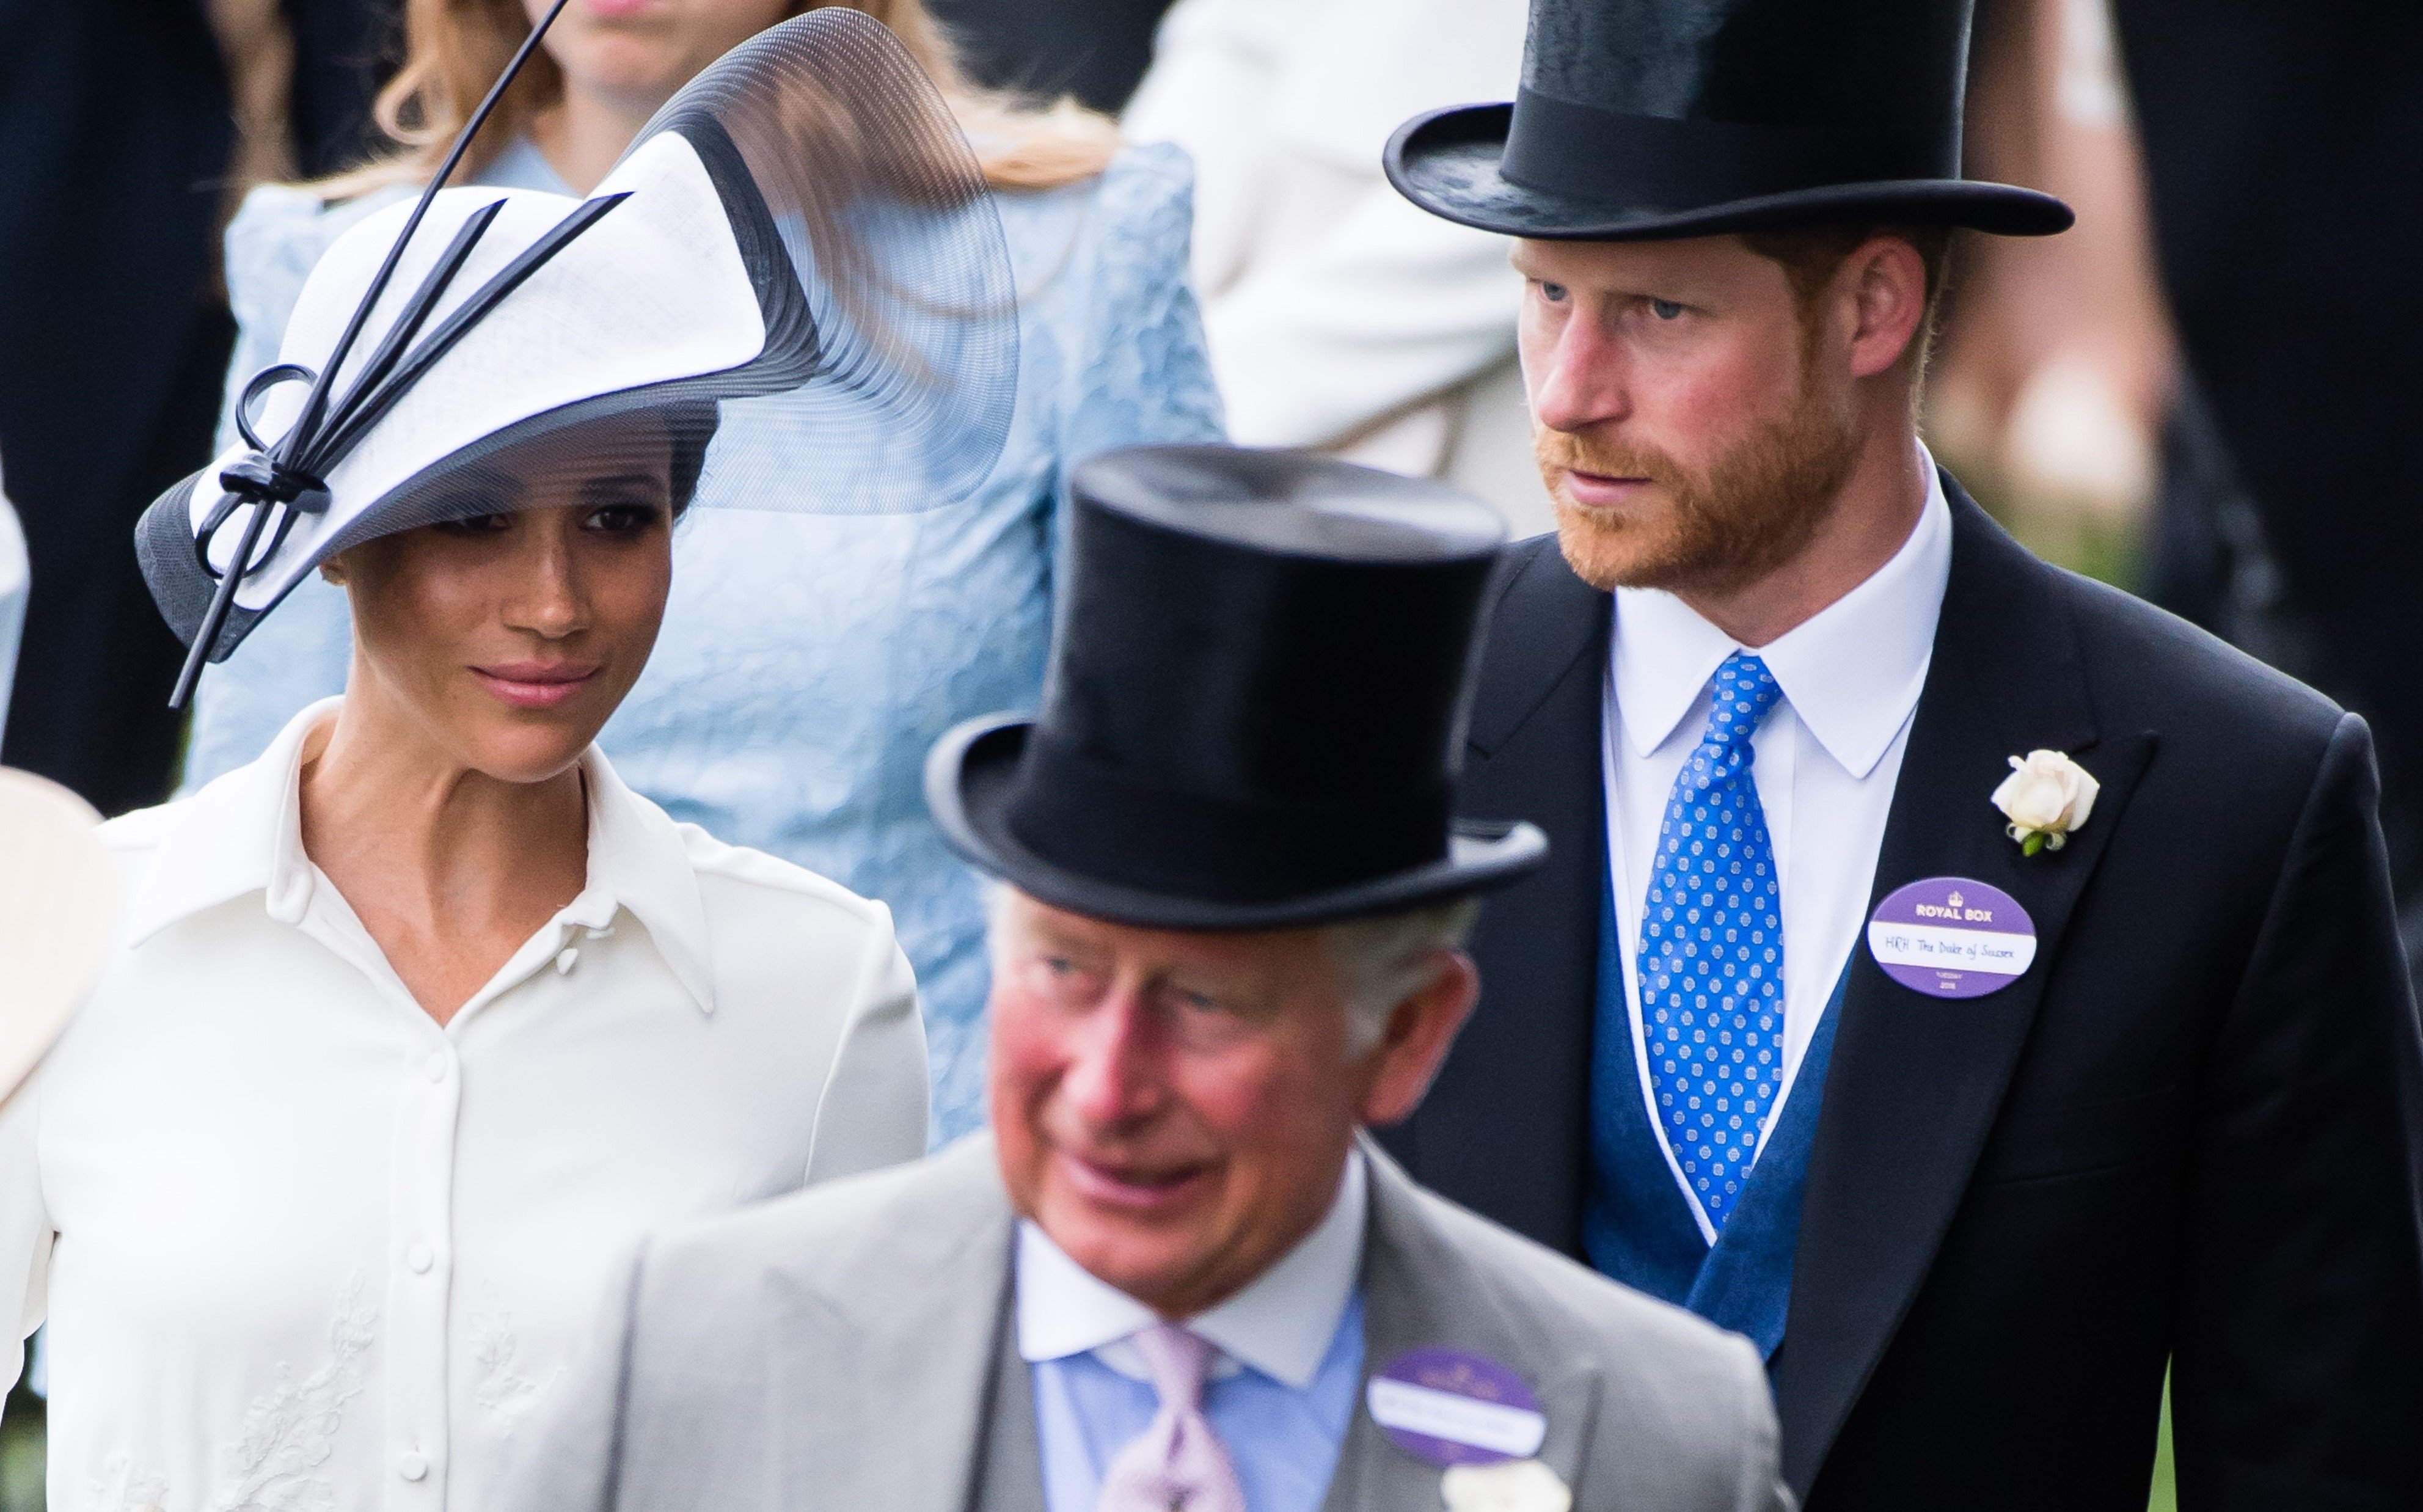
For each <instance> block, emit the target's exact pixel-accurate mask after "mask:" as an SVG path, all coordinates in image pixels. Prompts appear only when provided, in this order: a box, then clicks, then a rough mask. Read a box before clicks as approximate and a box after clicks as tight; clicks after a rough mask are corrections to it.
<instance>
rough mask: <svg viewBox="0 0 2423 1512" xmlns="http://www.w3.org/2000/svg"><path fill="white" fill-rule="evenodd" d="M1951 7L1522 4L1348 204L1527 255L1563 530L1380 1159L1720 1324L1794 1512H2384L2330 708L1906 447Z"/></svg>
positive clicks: (1931, 258)
mask: <svg viewBox="0 0 2423 1512" xmlns="http://www.w3.org/2000/svg"><path fill="white" fill-rule="evenodd" d="M1968 31H1969V5H1968V3H1967V0H1844V3H1840V4H1834V5H1825V6H1814V5H1802V6H1782V5H1775V4H1765V3H1759V0H1692V3H1689V4H1685V3H1683V0H1624V3H1621V4H1607V0H1535V3H1534V6H1533V10H1532V18H1531V30H1530V41H1529V47H1528V53H1527V56H1526V62H1525V72H1524V77H1523V80H1522V88H1521V92H1520V94H1519V96H1518V98H1517V99H1516V101H1515V102H1513V103H1512V104H1511V105H1496V106H1481V107H1470V108H1465V109H1460V110H1452V111H1446V112H1438V113H1433V114H1432V115H1429V116H1425V117H1422V118H1417V120H1415V121H1413V122H1411V123H1409V124H1408V125H1407V126H1406V127H1405V128H1404V129H1403V130H1402V131H1401V132H1400V133H1399V134H1398V135H1397V137H1396V139H1395V140H1394V141H1393V142H1392V143H1391V144H1390V147H1389V150H1388V169H1389V173H1390V176H1391V179H1392V180H1393V181H1394V182H1395V183H1396V184H1397V185H1398V187H1399V188H1400V189H1401V190H1402V192H1404V193H1405V194H1406V195H1408V196H1409V197H1412V198H1413V199H1415V200H1416V201H1417V202H1418V203H1420V204H1421V205H1423V206H1424V207H1426V208H1428V209H1430V210H1431V211H1433V212H1434V213H1438V214H1441V215H1444V216H1447V217H1449V218H1450V219H1454V220H1458V221H1462V222H1465V223H1467V224H1471V225H1476V226H1480V227H1483V228H1488V229H1492V230H1497V231H1500V232H1503V233H1506V234H1509V235H1512V236H1514V237H1516V238H1518V239H1519V240H1518V242H1517V245H1516V251H1515V253H1514V261H1515V266H1516V267H1517V269H1518V270H1519V271H1520V272H1521V273H1522V274H1523V276H1524V277H1525V278H1526V280H1527V282H1528V294H1527V300H1526V306H1525V311H1524V315H1523V323H1522V334H1521V346H1522V356H1523V363H1524V370H1525V377H1526V383H1527V386H1528V391H1529V395H1530V401H1531V405H1532V412H1533V417H1534V420H1535V422H1536V427H1537V433H1538V437H1539V443H1538V449H1539V455H1540V463H1541V466H1542V469H1543V472H1544V477H1545V480H1546V482H1547V484H1548V487H1549V491H1550V493H1551V494H1552V495H1553V496H1554V498H1555V501H1556V506H1557V513H1558V527H1559V528H1558V532H1557V534H1556V536H1555V537H1553V538H1550V537H1542V538H1540V539H1538V540H1536V541H1533V542H1529V543H1525V544H1523V545H1521V546H1518V547H1516V548H1514V552H1513V558H1514V560H1513V562H1512V571H1511V572H1510V574H1509V582H1508V586H1507V587H1506V588H1505V590H1504V591H1503V594H1502V596H1501V598H1500V600H1499V602H1498V605H1497V608H1496V610H1495V612H1494V620H1493V624H1492V629H1491V633H1490V638H1489V642H1488V646H1489V651H1488V655H1487V660H1486V661H1485V663H1484V666H1483V670H1482V684H1481V693H1480V695H1479V700H1478V702H1477V705H1476V708H1475V711H1474V716H1473V719H1472V723H1471V727H1470V747H1469V750H1468V753H1467V762H1466V766H1465V775H1464V779H1463V781H1462V786H1461V789H1460V793H1461V798H1462V801H1463V802H1464V803H1465V804H1466V805H1467V806H1469V807H1470V808H1472V809H1474V810H1476V811H1485V812H1490V813H1497V814H1504V815H1507V816H1509V817H1520V818H1524V819H1528V820H1529V821H1530V822H1532V823H1534V824H1536V825H1538V826H1539V827H1541V828H1542V829H1543V830H1544V831H1545V832H1546V833H1547V835H1548V837H1549V840H1550V843H1551V851H1550V860H1549V862H1548V864H1547V866H1546V867H1545V868H1544V870H1543V872H1542V873H1541V874H1538V875H1537V876H1535V877H1533V878H1531V879H1529V880H1527V881H1526V882H1524V883H1522V884H1520V885H1519V886H1517V887H1516V888H1515V889H1513V890H1511V891H1510V892H1509V893H1508V894H1507V895H1506V897H1505V898H1504V900H1503V901H1502V902H1501V903H1500V904H1499V905H1498V906H1497V907H1496V908H1495V909H1493V911H1492V912H1491V914H1490V915H1489V917H1488V918H1487V920H1485V921H1483V923H1482V924H1481V930H1480V933H1479V935H1478V936H1477V937H1476V941H1475V945H1474V952H1473V953H1474V956H1475V959H1476V960H1477V961H1478V962H1479V964H1480V967H1481V975H1482V978H1483V980H1484V981H1485V982H1486V983H1487V984H1488V995H1487V999H1486V1000H1485V1001H1484V1002H1483V1004H1482V1005H1481V1010H1480V1012H1479V1013H1478V1015H1477V1016H1476V1017H1475V1019H1474V1022H1473V1024H1472V1026H1471V1028H1470V1029H1469V1031H1468V1032H1466V1033H1465V1035H1464V1036H1463V1038H1462V1039H1461V1040H1460V1041H1459V1042H1458V1044H1457V1046H1456V1047H1455V1049H1454V1051H1453V1053H1452V1055H1451V1056H1450V1057H1449V1061H1448V1063H1447V1064H1446V1066H1445V1068H1444V1070H1443V1071H1442V1073H1441V1075H1440V1078H1439V1079H1438V1082H1437V1084H1436V1087H1435V1089H1434V1091H1433V1094H1432V1095H1431V1096H1430V1098H1429V1099H1428V1100H1427V1101H1426V1102H1425V1103H1424V1105H1423V1106H1422V1108H1421V1109H1420V1110H1419V1111H1418V1112H1417V1114H1416V1115H1415V1116H1414V1117H1413V1118H1412V1119H1411V1120H1410V1121H1409V1122H1407V1123H1406V1124H1405V1125H1404V1126H1402V1127H1401V1128H1399V1129H1396V1130H1394V1131H1391V1132H1390V1133H1389V1134H1388V1135H1387V1136H1386V1139H1387V1142H1388V1143H1389V1145H1390V1147H1391V1148H1392V1149H1393V1150H1394V1151H1395V1152H1396V1153H1397V1154H1398V1156H1399V1158H1401V1159H1402V1162H1403V1163H1404V1165H1405V1166H1406V1168H1407V1169H1408V1170H1409V1171H1410V1172H1412V1173H1414V1175H1415V1176H1416V1177H1417V1179H1418V1180H1420V1181H1422V1182H1423V1183H1425V1184H1426V1185H1428V1186H1430V1187H1432V1188H1433V1189H1437V1190H1439V1191H1441V1192H1444V1193H1446V1194H1447V1195H1449V1196H1450V1197H1452V1198H1454V1199H1456V1200H1458V1201H1460V1202H1463V1203H1465V1204H1466V1205H1469V1206H1472V1207H1474V1208H1476V1209H1478V1210H1479V1211H1481V1212H1482V1213H1483V1214H1485V1215H1487V1216H1489V1217H1492V1218H1495V1219H1497V1221H1500V1222H1502V1223H1505V1224H1507V1225H1509V1226H1510V1227H1512V1228H1514V1229H1517V1230H1519V1231H1521V1232H1523V1233H1526V1234H1528V1235H1530V1236H1532V1237H1534V1238H1537V1239H1539V1240H1541V1241H1543V1242H1544V1243H1546V1244H1548V1245H1551V1246H1553V1247H1556V1248H1559V1249H1561V1250H1563V1251H1565V1252H1568V1253H1570V1254H1572V1255H1574V1256H1576V1257H1577V1258H1586V1259H1587V1260H1588V1261H1590V1263H1592V1265H1593V1266H1595V1267H1596V1268H1598V1269H1600V1270H1601V1271H1603V1272H1605V1273H1606V1274H1608V1275H1610V1276H1613V1277H1615V1278H1617V1279H1619V1280H1622V1281H1624V1282H1627V1283H1629V1284H1633V1285H1635V1286H1637V1287H1639V1288H1642V1289H1644V1290H1647V1291H1650V1292H1652V1293H1654V1294H1656V1295H1660V1296H1663V1297H1666V1298H1668V1299H1671V1300H1674V1301H1678V1302H1682V1303H1684V1304H1685V1305H1687V1306H1688V1307H1690V1308H1691V1309H1692V1310H1693V1311H1696V1312H1698V1313H1700V1314H1702V1315H1704V1316H1707V1317H1709V1318H1711V1319H1714V1320H1716V1321H1718V1322H1720V1323H1722V1324H1724V1325H1725V1326H1727V1327H1729V1328H1732V1329H1734V1330H1736V1331H1740V1332H1742V1333H1744V1334H1746V1335H1748V1336H1749V1337H1750V1339H1751V1340H1752V1341H1753V1342H1754V1343H1756V1344H1757V1345H1758V1346H1759V1347H1760V1348H1761V1349H1762V1350H1764V1351H1765V1352H1766V1356H1767V1360H1768V1369H1769V1378H1770V1381H1771V1383H1772V1386H1773V1389H1774V1393H1775V1397H1776V1403H1777V1408H1778V1412H1779V1416H1780V1418H1781V1421H1782V1429H1783V1449H1784V1467H1785V1473H1786V1479H1787V1481H1788V1482H1789V1484H1790V1485H1791V1487H1792V1488H1793V1489H1794V1490H1795V1491H1796V1492H1797V1493H1798V1494H1800V1495H1801V1496H1802V1497H1803V1498H1804V1500H1805V1502H1806V1504H1808V1505H1809V1506H1810V1507H1811V1508H1813V1512H1827V1509H1830V1508H1846V1507H1847V1508H1858V1509H1861V1512H1894V1509H1900V1508H1910V1509H1913V1512H1915V1509H1919V1508H1926V1509H1937V1508H1942V1507H1948V1506H1958V1507H1961V1508H1964V1509H1972V1508H2000V1507H2009V1508H2014V1509H2017V1508H2029V1509H2038V1508H2043V1507H2048V1506H2060V1507H2063V1508H2081V1507H2089V1508H2112V1509H2115V1512H2121V1509H2126V1512H2136V1509H2139V1508H2142V1507H2143V1506H2144V1505H2145V1504H2146V1488H2147V1482H2148V1478H2149V1474H2150V1469H2151V1464H2152V1460H2153V1457H2154V1453H2155V1445H2156V1439H2157V1420H2158V1413H2159V1410H2160V1407H2161V1403H2162V1393H2163V1382H2164V1378H2165V1372H2166V1370H2167V1372H2168V1376H2169V1381H2170V1393H2171V1400H2172V1402H2173V1405H2174V1409H2175V1434H2176V1443H2177V1454H2178V1458H2177V1463H2178V1484H2179V1491H2180V1504H2181V1505H2182V1506H2186V1507H2193V1508H2205V1509H2209V1508H2241V1507H2243V1508H2248V1509H2255V1508H2265V1509H2269V1508H2279V1507H2286V1506H2296V1507H2301V1508H2304V1507H2344V1508H2357V1507H2363V1508H2384V1509H2385V1508H2389V1507H2393V1506H2398V1507H2404V1506H2411V1505H2413V1504H2414V1498H2415V1494H2416V1488H2417V1487H2423V1433H2417V1432H2416V1431H2415V1424H2416V1423H2418V1422H2423V1211H2418V1204H2417V1191H2418V1189H2423V1036H2418V1032H2417V1027H2416V1020H2415V1006H2414V1003H2413V1001H2412V1000H2411V999H2410V997H2409V995H2408V991H2407V988H2406V987H2405V985H2404V980H2403V973H2402V969H2401V965H2400V960H2399V947H2398V943H2397V938H2396V936H2395V933H2394V931H2393V928H2392V915H2391V906H2390V897H2389V891H2388V883H2387V876H2386V873H2385V870H2384V865H2383V851H2382V841H2381V834H2380V827H2379V824H2378V821H2377V817H2376V787H2375V777H2374V768H2373V759H2372V752H2371V745H2370V740H2369V737H2368V733H2367V732H2366V729H2365V727H2364V724H2363V722H2362V721H2361V720H2359V719H2357V718H2355V717H2352V716H2350V715H2347V714H2344V713H2342V712H2341V711H2340V710H2339V709H2337V708H2336V707H2335V706H2333V705H2332V704H2331V703H2329V702H2328V701H2325V700H2324V699H2322V698H2321V697H2320V696H2319V695H2317V694H2314V693H2313V692H2311V691H2309V690H2307V689H2305V688H2304V687H2301V686H2299V685H2295V684H2293V683H2291V682H2289V681H2288V680H2287V679H2285V678H2282V677H2280V676H2278V675H2276V674H2274V673H2273V672H2270V671H2268V670H2266V669H2263V668H2261V667H2259V666H2257V664H2256V663H2254V662H2252V661H2250V660H2248V659H2246V658H2244V657H2242V656H2240V655H2238V654H2235V653H2233V652H2231V651H2230V650H2228V649H2227V648H2226V647H2225V646H2223V645H2221V644H2220V643H2219V642H2217V641H2214V640H2212V639H2210V638H2207V637H2205V636H2203V635H2201V634H2199V633H2197V632H2195V631H2194V630H2193V629H2191V628H2189V627H2187V626H2185V625H2183V624H2181V623H2179V622H2177V621H2174V620H2172V619H2170V618H2168V617H2166V616H2164V615H2162V614H2161V613H2159V612H2157V611H2155V610H2153V609H2151V608H2149V607H2147V606H2145V605H2143V604H2141V603H2139V602H2138V601H2136V600H2134V599H2131V598H2130V597H2128V596H2127V595H2125V594H2122V593H2120V592H2117V591H2113V590H2111V589H2108V588H2104V587H2101V586H2099V585H2097V584H2094V583H2091V582H2087V581H2084V580H2083V579H2081V578H2078V577H2076V576H2073V575H2069V574H2067V573H2064V572H2061V571H2058V570H2056V569H2054V568H2052V567H2050V566H2048V565H2046V564H2044V563H2042V562H2039V561H2037V560H2035V559H2033V558H2031V557H2030V556H2029V555H2028V554H2027V553H2026V552H2024V551H2023V550H2021V549H2020V548H2019V546H2017V545H2016V544H2014V543H2012V541H2011V540H2010V539H2009V538H2008V537H2007V536H2006V535H2004V534H2003V532H2002V531H2001V530H2000V529H1999V528H1996V526H1995V525H1994V524H1993V522H1992V521H1991V520H1989V519H1988V518H1987V516H1986V515H1985V514H1984V513H1983V512H1981V511H1980V510H1979V509H1978V508H1977V507H1976V505H1975V504H1973V503H1972V502H1971V500H1970V499H1969V498H1968V496H1966V495H1965V494H1964V493H1962V491H1961V489H1960V487H1959V485H1958V484H1957V483H1956V482H1955V481H1954V480H1952V479H1950V478H1949V477H1947V476H1945V475H1944V474H1943V473H1942V472H1940V470H1939V469H1938V468H1937V467H1936V466H1935V465H1934V464H1933V462H1932V461H1931V459H1929V458H1928V456H1927V454H1926V452H1925V450H1924V448H1923V447H1922V446H1921V445H1920V443H1919V440H1918V437H1917V434H1916V430H1915V424H1914V419H1913V416H1914V406H1915V400H1916V395H1917V393H1918V391H1919V381H1920V376H1921V370H1922V369H1923V367H1924V360H1925V354H1926V343H1927V338H1928V333H1929V329H1930V326H1931V323H1932V321H1933V318H1934V308H1935V304H1936V302H1937V300H1938V299H1939V298H1940V295H1941V292H1942V287H1943V281H1944V271H1945V249H1946V244H1947V239H1948V237H1949V235H1950V233H1951V231H1952V229H1953V228H1960V227H1967V228H1974V229H1979V230H1984V231H1987V232H1995V233H2003V234H2020V235H2028V234H2046V233H2051V232H2056V231H2059V230H2061V229H2064V228H2067V225H2068V223H2069V220H2070V215H2069V212H2068V211H2067V208H2066V207H2064V206H2062V205H2061V204H2060V203H2059V202H2058V201H2054V200H2051V199H2050V198H2048V197H2044V196H2041V195H2037V194H2034V193H2031V192H2028V191H2025V190H2020V189H2015V188H2009V187H2005V186H2002V185H1995V184H1985V183H1978V182H1973V181H1963V180H1961V179H1960V178H1959V137H1960V110H1961V89H1962V77H1963V70H1964V65H1965V54H1966V49H1967V40H1968Z"/></svg>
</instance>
